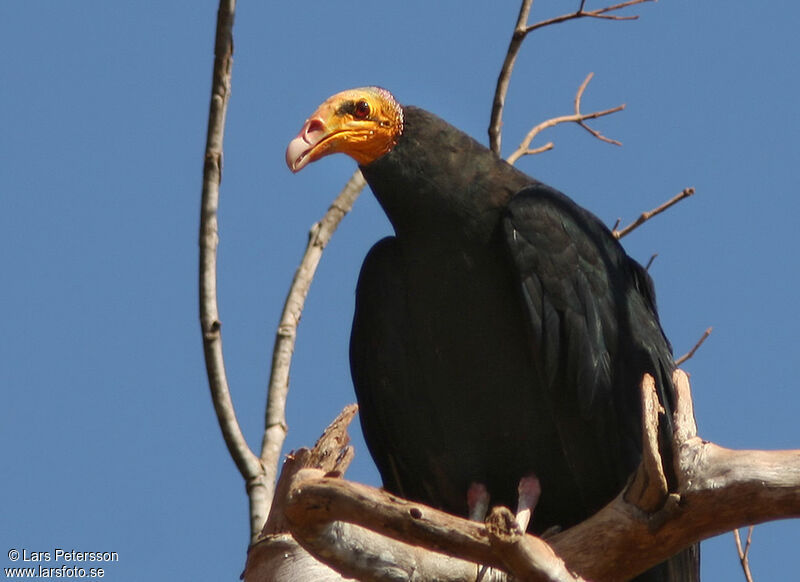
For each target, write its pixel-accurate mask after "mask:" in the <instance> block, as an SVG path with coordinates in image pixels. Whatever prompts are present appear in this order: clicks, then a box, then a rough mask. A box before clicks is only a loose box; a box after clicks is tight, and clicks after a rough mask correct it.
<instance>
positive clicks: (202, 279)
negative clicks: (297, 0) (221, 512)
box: [199, 0, 266, 536]
mask: <svg viewBox="0 0 800 582" xmlns="http://www.w3.org/2000/svg"><path fill="white" fill-rule="evenodd" d="M235 10H236V0H220V3H219V9H218V11H217V31H216V38H215V44H214V76H213V79H212V85H211V104H210V106H209V112H208V133H207V136H206V150H205V163H204V164H203V194H202V202H201V212H200V240H199V245H200V267H199V295H200V297H199V300H200V326H201V329H202V332H203V352H204V355H205V360H206V372H207V374H208V386H209V388H210V390H211V400H212V401H213V403H214V410H215V411H216V414H217V421H218V422H219V426H220V429H221V430H222V437H223V438H224V439H225V445H226V446H227V447H228V452H229V453H230V455H231V457H232V458H233V461H234V463H236V467H237V468H238V469H239V472H240V473H241V475H242V477H243V478H244V479H245V481H246V482H247V488H248V493H249V496H250V515H251V519H250V531H251V536H254V535H255V533H257V531H258V529H257V528H260V527H261V524H263V519H264V518H265V517H266V507H265V506H263V505H262V504H260V503H259V500H260V497H261V496H260V493H261V492H262V486H263V480H262V477H263V471H262V470H261V462H260V461H259V459H258V457H257V456H256V455H255V454H254V453H253V451H251V450H250V447H248V446H247V441H246V440H245V438H244V435H243V434H242V429H241V428H240V426H239V423H238V421H237V420H236V412H235V410H234V407H233V401H232V399H231V393H230V388H229V386H228V379H227V376H226V373H225V361H224V359H223V356H222V335H221V332H220V328H221V325H222V324H221V322H220V317H219V309H218V306H217V245H218V244H219V226H218V221H217V210H218V208H219V185H220V182H221V180H222V142H223V137H224V133H225V113H226V110H227V107H228V99H229V97H230V91H231V69H232V67H233V16H234V12H235ZM256 515H260V516H261V517H254V516H256ZM259 519H261V523H257V522H258V520H259Z"/></svg>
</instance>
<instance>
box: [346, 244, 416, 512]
mask: <svg viewBox="0 0 800 582" xmlns="http://www.w3.org/2000/svg"><path fill="white" fill-rule="evenodd" d="M397 252H398V251H397V241H396V240H395V239H394V238H393V237H387V238H384V239H383V240H381V241H379V242H378V243H376V244H375V245H374V246H373V247H372V249H370V252H369V254H368V255H367V257H366V259H365V260H364V264H363V266H362V267H361V274H360V275H359V278H358V288H357V291H356V308H355V316H354V320H353V329H352V334H351V337H350V372H351V374H352V377H353V385H354V387H355V390H356V397H357V398H358V404H359V419H360V421H361V428H362V431H363V433H364V438H365V440H366V442H367V445H368V446H369V449H370V453H371V455H372V458H373V459H374V460H375V463H376V464H377V466H378V470H379V471H380V473H381V476H382V478H383V482H384V486H385V487H386V488H387V489H388V490H390V491H393V492H395V493H397V494H399V495H401V496H403V497H416V498H418V497H419V495H418V494H414V493H415V492H412V491H408V490H407V489H408V484H406V485H405V486H404V483H403V482H402V479H401V475H408V474H413V472H414V471H413V468H412V467H406V466H404V465H405V464H407V463H408V461H407V460H406V459H402V458H398V456H397V454H396V452H395V451H396V450H397V443H394V442H388V441H391V440H392V439H394V438H395V432H396V431H393V430H391V428H392V427H403V426H414V422H412V423H411V424H404V423H408V422H409V419H407V418H405V416H406V414H407V410H408V395H406V394H404V393H403V390H404V388H405V387H407V386H410V385H412V384H411V383H412V378H411V377H410V376H411V374H413V362H412V360H411V357H410V356H409V355H408V354H407V353H406V351H407V348H408V342H407V341H406V338H407V336H408V333H409V332H408V330H407V329H406V327H405V322H406V321H407V315H406V314H407V308H406V292H405V285H406V284H405V278H404V277H403V272H402V269H400V268H399V261H398V257H397ZM417 422H418V420H417Z"/></svg>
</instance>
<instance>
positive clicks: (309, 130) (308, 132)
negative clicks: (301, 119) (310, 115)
mask: <svg viewBox="0 0 800 582" xmlns="http://www.w3.org/2000/svg"><path fill="white" fill-rule="evenodd" d="M323 131H325V125H324V124H323V123H322V122H321V121H320V120H319V119H310V120H309V121H308V123H307V124H306V129H305V131H304V132H303V139H304V140H305V141H306V142H308V138H309V136H312V135H314V134H315V133H320V132H323Z"/></svg>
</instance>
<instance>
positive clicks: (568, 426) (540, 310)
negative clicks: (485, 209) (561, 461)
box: [503, 184, 673, 509]
mask: <svg viewBox="0 0 800 582" xmlns="http://www.w3.org/2000/svg"><path fill="white" fill-rule="evenodd" d="M503 229H504V236H505V239H506V244H507V247H508V250H509V252H510V256H511V259H512V261H513V264H514V267H515V268H516V271H517V275H518V277H519V285H520V289H521V291H522V301H523V311H524V312H525V313H526V315H527V319H528V323H529V331H530V337H531V342H530V343H531V350H532V358H533V361H534V363H535V366H536V370H537V375H538V377H539V384H540V387H541V388H540V389H541V391H542V394H543V397H544V398H545V400H546V401H547V403H548V405H549V406H550V407H551V410H552V415H553V418H554V419H555V424H556V426H557V429H558V432H559V435H560V441H561V446H562V449H563V451H564V454H565V457H566V459H567V462H568V464H569V466H570V468H571V470H572V473H573V477H574V478H575V480H576V482H577V483H578V485H579V489H580V490H581V493H582V495H583V496H584V503H585V505H586V506H587V507H594V508H595V509H596V508H598V504H603V503H605V502H606V501H608V499H609V492H612V493H613V492H617V491H619V490H620V489H621V487H622V486H623V485H624V484H625V482H626V479H627V478H628V476H629V475H630V473H631V472H632V470H633V469H634V468H635V467H636V465H637V464H638V462H639V457H640V451H641V444H640V443H641V424H640V417H641V415H640V399H639V384H640V382H641V379H642V375H643V374H644V373H646V372H647V373H650V374H652V375H653V376H654V377H655V379H656V383H657V387H658V392H659V395H660V400H661V401H662V405H664V407H665V409H666V410H667V411H668V412H669V411H671V410H672V403H673V387H672V382H671V374H672V370H673V364H672V353H671V348H670V346H669V343H668V342H667V340H666V337H665V336H664V333H663V332H662V330H661V326H660V324H659V321H658V315H657V312H656V306H655V296H654V292H653V286H652V283H651V281H650V277H649V276H648V275H647V273H646V272H645V270H644V269H643V268H642V267H641V266H640V265H639V264H638V263H636V261H634V260H633V259H631V258H630V257H628V256H627V255H626V254H625V252H624V250H623V249H622V247H621V245H620V244H619V243H618V242H617V240H616V239H615V238H614V237H613V236H612V235H611V233H610V231H609V230H608V229H607V228H606V227H605V226H604V225H603V224H602V223H601V222H600V221H599V220H598V219H597V218H596V217H595V216H593V215H592V214H590V213H589V212H588V211H586V210H584V209H583V208H581V207H580V206H578V205H577V204H575V203H574V202H572V201H571V200H570V199H568V198H567V197H566V196H564V195H562V194H561V193H559V192H557V191H555V190H553V189H552V188H549V187H547V186H544V185H541V184H537V185H533V186H530V187H527V188H525V189H524V190H522V191H520V192H519V193H518V194H517V195H516V196H514V198H513V199H512V200H511V201H510V202H509V204H508V206H507V208H506V213H505V216H504V219H503ZM666 418H667V419H669V418H671V415H670V414H668V415H667V417H666ZM665 424H666V423H665Z"/></svg>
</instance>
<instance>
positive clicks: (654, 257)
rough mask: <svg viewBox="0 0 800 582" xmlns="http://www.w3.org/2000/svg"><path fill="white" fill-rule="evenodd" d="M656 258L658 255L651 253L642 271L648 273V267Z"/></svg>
mask: <svg viewBox="0 0 800 582" xmlns="http://www.w3.org/2000/svg"><path fill="white" fill-rule="evenodd" d="M615 228H616V227H615ZM656 257H658V253H653V255H652V256H651V257H650V260H649V261H647V264H646V265H645V266H644V270H645V271H649V270H650V267H652V266H653V261H655V260H656Z"/></svg>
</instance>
